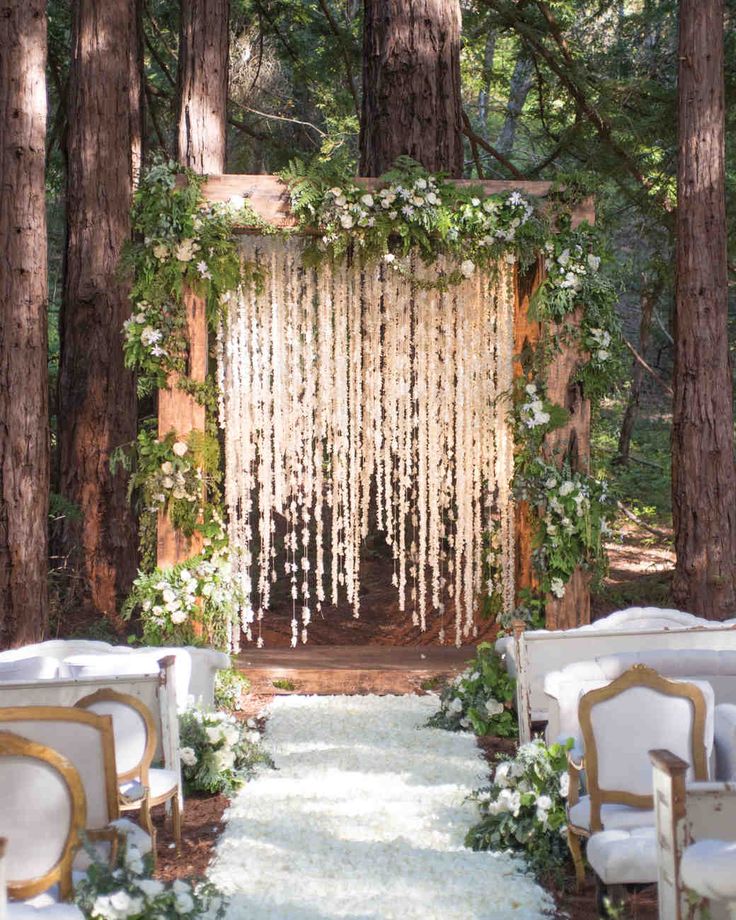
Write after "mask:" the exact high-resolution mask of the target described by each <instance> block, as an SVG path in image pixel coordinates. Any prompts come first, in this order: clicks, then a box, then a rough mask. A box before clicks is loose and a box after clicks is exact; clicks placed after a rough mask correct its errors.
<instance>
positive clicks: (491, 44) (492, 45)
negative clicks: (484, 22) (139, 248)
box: [478, 29, 496, 141]
mask: <svg viewBox="0 0 736 920" xmlns="http://www.w3.org/2000/svg"><path fill="white" fill-rule="evenodd" d="M495 54H496V31H495V29H489V31H488V35H487V36H486V46H485V49H484V51H483V72H482V74H481V89H480V92H479V93H478V122H479V124H480V133H481V135H482V137H483V139H484V140H486V141H487V140H489V137H488V103H489V101H490V98H491V80H492V78H493V59H494V57H495Z"/></svg>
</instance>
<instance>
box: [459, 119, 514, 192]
mask: <svg viewBox="0 0 736 920" xmlns="http://www.w3.org/2000/svg"><path fill="white" fill-rule="evenodd" d="M463 134H464V135H465V136H466V137H467V138H468V140H469V141H470V144H471V148H472V145H473V144H477V146H478V147H482V148H483V150H485V151H486V152H487V153H490V155H491V156H492V157H493V158H494V160H498V162H499V163H500V164H501V165H502V166H504V167H505V168H506V169H507V170H508V171H509V172H510V173H511V175H512V176H513V177H514V178H515V179H523V178H524V174H523V173H521V172H519V170H518V169H517V168H516V167H515V166H514V164H513V163H512V162H511V160H508V159H507V158H506V157H505V156H504V155H503V154H502V153H500V152H499V151H498V150H496V148H495V147H493V146H491V144H489V143H488V141H486V140H484V139H483V138H482V137H481V136H480V134H476V133H475V131H473V126H472V125H471V124H470V119H469V118H468V116H467V113H466V112H465V111H463Z"/></svg>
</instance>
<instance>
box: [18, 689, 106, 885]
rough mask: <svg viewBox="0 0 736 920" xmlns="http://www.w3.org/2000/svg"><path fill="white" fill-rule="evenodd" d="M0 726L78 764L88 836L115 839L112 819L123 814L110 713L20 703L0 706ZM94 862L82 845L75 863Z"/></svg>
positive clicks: (84, 865)
mask: <svg viewBox="0 0 736 920" xmlns="http://www.w3.org/2000/svg"><path fill="white" fill-rule="evenodd" d="M0 731H5V732H12V733H13V734H15V735H20V736H21V737H23V738H27V739H28V740H29V741H34V742H36V743H37V744H42V745H45V746H47V747H49V748H51V749H53V750H54V751H57V752H58V753H59V754H61V755H62V757H65V758H66V759H67V760H68V761H69V762H70V763H71V764H72V765H73V766H74V768H75V769H76V771H77V773H78V774H79V776H80V778H81V781H82V787H83V789H84V795H85V798H86V802H87V818H86V826H85V831H86V833H87V836H88V837H89V838H90V840H93V841H94V840H98V841H101V842H102V844H103V845H104V843H105V842H108V844H109V841H110V840H111V839H112V837H113V835H112V834H111V832H110V830H109V828H108V825H109V824H110V822H111V821H114V820H116V819H117V818H119V817H120V810H119V806H118V789H117V779H116V770H115V742H114V739H113V731H112V720H111V719H110V717H109V716H103V715H97V714H96V713H94V712H86V711H85V710H83V709H70V708H68V707H64V706H15V707H10V708H5V709H1V708H0ZM11 844H12V840H11ZM88 864H89V859H88V857H87V854H86V853H84V852H83V851H80V852H79V853H78V855H77V859H76V861H75V867H76V868H86V866H87V865H88Z"/></svg>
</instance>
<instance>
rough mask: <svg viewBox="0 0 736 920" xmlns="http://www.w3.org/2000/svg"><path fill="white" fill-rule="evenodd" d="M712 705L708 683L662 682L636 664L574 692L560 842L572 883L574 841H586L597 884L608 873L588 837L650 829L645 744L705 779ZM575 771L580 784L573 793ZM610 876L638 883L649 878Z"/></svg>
mask: <svg viewBox="0 0 736 920" xmlns="http://www.w3.org/2000/svg"><path fill="white" fill-rule="evenodd" d="M713 710H714V706H713V691H712V689H711V688H710V686H709V685H708V684H705V683H698V684H695V683H690V682H684V681H671V680H666V679H665V678H664V677H662V676H661V675H659V674H657V673H656V672H655V671H653V670H652V669H651V668H646V667H643V666H640V665H639V666H636V667H634V668H632V669H631V670H629V671H626V672H625V673H624V674H622V675H621V677H619V678H618V679H617V680H614V681H613V682H611V683H610V684H608V685H607V686H605V687H602V688H600V689H598V690H592V691H590V692H589V693H586V694H584V695H583V696H582V697H581V699H580V707H579V719H580V728H581V734H582V742H583V756H582V759H576V757H575V755H573V756H571V757H570V765H569V773H570V792H569V797H568V841H569V843H570V850H571V853H572V856H573V860H574V862H575V869H576V874H577V877H578V881H581V880H582V877H583V873H584V868H583V861H582V854H581V849H580V840H581V838H587V837H590V838H591V839H590V841H589V843H588V847H587V855H588V861H589V862H590V864H591V866H592V867H593V869H595V870H596V874H597V875H598V876H599V878H601V879H602V881H603V882H604V884H605V883H606V877H609V878H610V877H611V876H610V873H608V872H607V869H606V866H605V865H602V864H601V862H600V860H598V861H597V857H596V845H595V841H596V835H597V834H598V833H599V832H601V831H607V832H608V831H616V832H623V833H624V834H625V835H629V836H631V835H632V834H633V836H634V837H635V836H636V834H634V832H635V831H638V830H639V829H641V828H645V829H646V828H649V829H651V828H653V825H654V810H653V809H654V802H653V797H652V772H651V764H650V759H649V751H650V750H651V749H652V748H660V747H665V746H667V747H669V748H670V749H672V750H673V751H675V752H676V753H677V754H678V755H679V756H681V757H683V758H687V761H688V763H689V764H692V767H690V768H689V769H690V776H691V778H693V779H696V780H706V779H708V758H709V751H710V750H711V749H712V745H713ZM583 771H584V773H585V782H586V787H587V789H586V794H585V795H582V796H581V795H580V779H581V774H582V773H583ZM632 846H633V844H632ZM599 869H600V870H601V871H599ZM649 874H650V875H651V866H650V867H649ZM616 881H617V883H618V882H620V883H622V884H624V883H638V882H641V883H644V882H647V881H649V882H651V881H654V878H648V879H646V878H642V879H637V878H632V879H625V878H622V879H618V880H616Z"/></svg>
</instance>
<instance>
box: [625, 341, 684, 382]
mask: <svg viewBox="0 0 736 920" xmlns="http://www.w3.org/2000/svg"><path fill="white" fill-rule="evenodd" d="M624 345H625V346H626V347H627V348H628V349H629V351H630V352H631V354H632V355H633V356H634V358H635V359H636V361H638V362H639V364H641V366H642V367H643V368H644V370H645V371H647V373H649V374H651V376H652V377H653V378H654V379H655V380H656V381H657V383H658V384H659V385H660V386H661V387H662V389H663V390H664V391H665V393H667V395H668V396H674V395H675V393H674V390H673V389H672V387H671V386H670V385H669V383H667V381H666V380H665V379H664V378H663V377H662V376H661V375H660V374H658V373H657V372H656V371H655V370H654V368H653V367H650V365H649V364H647V362H646V361H645V360H644V358H642V356H641V355H640V354H639V352H638V351H637V350H636V349H635V348H634V346H633V345H632V344H631V342H630V341H629V340H628V339H624Z"/></svg>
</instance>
